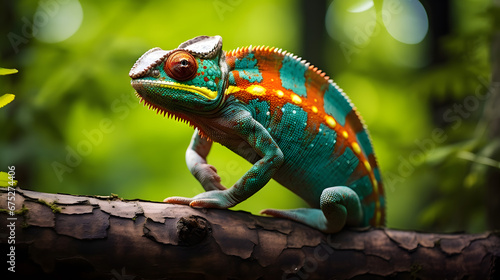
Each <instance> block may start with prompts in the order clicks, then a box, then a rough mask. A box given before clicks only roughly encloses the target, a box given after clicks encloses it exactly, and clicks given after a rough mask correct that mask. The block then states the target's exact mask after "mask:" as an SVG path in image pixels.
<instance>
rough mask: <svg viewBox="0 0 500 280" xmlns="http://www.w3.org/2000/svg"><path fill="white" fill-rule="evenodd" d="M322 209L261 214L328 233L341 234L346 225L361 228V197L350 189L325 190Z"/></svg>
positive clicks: (267, 210)
mask: <svg viewBox="0 0 500 280" xmlns="http://www.w3.org/2000/svg"><path fill="white" fill-rule="evenodd" d="M320 208H321V209H313V208H300V209H292V210H276V209H266V210H262V211H261V212H260V213H261V214H264V215H269V216H273V217H278V218H286V219H290V220H294V221H297V222H300V223H303V224H306V225H308V226H310V227H313V228H316V229H319V230H321V231H323V232H326V233H336V232H339V231H340V230H341V229H342V228H344V225H348V226H359V224H360V223H361V220H362V218H363V212H362V208H361V202H360V201H359V197H358V195H357V194H356V192H354V191H353V190H352V189H351V188H349V187H342V186H341V187H330V188H326V189H324V190H323V192H322V193H321V197H320Z"/></svg>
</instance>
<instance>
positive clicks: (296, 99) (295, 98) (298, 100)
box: [292, 94, 302, 105]
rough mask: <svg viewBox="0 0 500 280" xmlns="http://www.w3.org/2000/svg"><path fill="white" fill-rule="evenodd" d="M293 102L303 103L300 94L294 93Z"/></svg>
mask: <svg viewBox="0 0 500 280" xmlns="http://www.w3.org/2000/svg"><path fill="white" fill-rule="evenodd" d="M292 102H293V103H295V104H297V105H299V104H300V103H302V99H301V98H300V96H298V95H295V94H293V95H292Z"/></svg>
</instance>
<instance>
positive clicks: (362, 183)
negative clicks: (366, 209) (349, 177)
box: [349, 175, 373, 201]
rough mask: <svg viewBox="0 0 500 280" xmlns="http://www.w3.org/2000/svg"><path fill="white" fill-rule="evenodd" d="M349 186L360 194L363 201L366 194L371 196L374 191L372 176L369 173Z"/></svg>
mask: <svg viewBox="0 0 500 280" xmlns="http://www.w3.org/2000/svg"><path fill="white" fill-rule="evenodd" d="M349 187H350V188H351V189H353V190H354V191H355V192H356V193H357V194H358V196H359V200H360V201H363V199H364V198H365V197H366V196H369V195H370V194H371V193H372V192H373V189H372V183H371V180H370V176H368V175H366V176H363V177H361V178H359V179H358V180H356V181H354V182H353V183H352V184H350V185H349Z"/></svg>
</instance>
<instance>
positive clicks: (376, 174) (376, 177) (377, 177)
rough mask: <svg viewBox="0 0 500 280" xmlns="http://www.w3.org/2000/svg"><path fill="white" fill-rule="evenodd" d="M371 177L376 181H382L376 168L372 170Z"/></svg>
mask: <svg viewBox="0 0 500 280" xmlns="http://www.w3.org/2000/svg"><path fill="white" fill-rule="evenodd" d="M373 175H375V179H377V181H379V182H381V181H382V176H380V170H379V169H378V167H375V168H373Z"/></svg>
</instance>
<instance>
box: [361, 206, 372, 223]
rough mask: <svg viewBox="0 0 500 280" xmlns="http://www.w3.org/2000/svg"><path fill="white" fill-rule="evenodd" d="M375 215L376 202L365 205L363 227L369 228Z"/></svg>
mask: <svg viewBox="0 0 500 280" xmlns="http://www.w3.org/2000/svg"><path fill="white" fill-rule="evenodd" d="M374 215H375V202H371V203H370V204H368V205H363V225H362V226H368V225H369V224H370V219H371V218H373V216H374Z"/></svg>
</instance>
